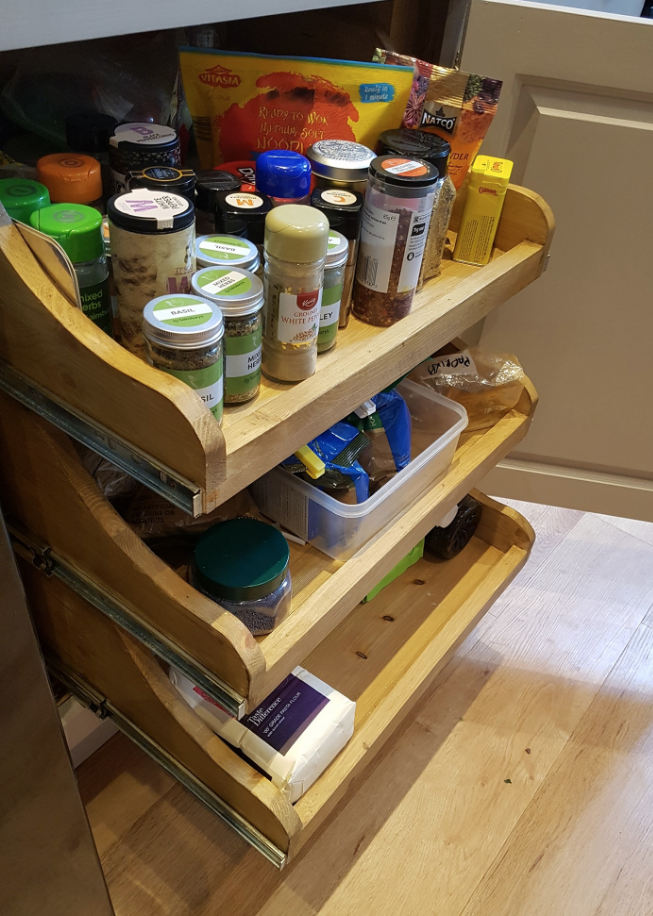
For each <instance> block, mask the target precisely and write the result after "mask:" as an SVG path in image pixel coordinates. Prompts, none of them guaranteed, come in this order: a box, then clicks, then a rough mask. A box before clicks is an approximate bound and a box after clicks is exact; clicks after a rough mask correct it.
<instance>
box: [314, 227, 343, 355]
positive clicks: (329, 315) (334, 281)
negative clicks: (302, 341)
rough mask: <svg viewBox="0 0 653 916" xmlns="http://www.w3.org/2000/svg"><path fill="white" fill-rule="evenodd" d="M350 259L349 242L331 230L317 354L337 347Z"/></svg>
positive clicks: (325, 266)
mask: <svg viewBox="0 0 653 916" xmlns="http://www.w3.org/2000/svg"><path fill="white" fill-rule="evenodd" d="M348 257H349V242H348V241H347V239H346V238H345V237H344V235H341V234H340V233H339V232H334V231H333V230H331V232H329V241H328V247H327V257H326V263H325V265H324V289H323V290H322V305H321V307H320V330H319V332H318V335H317V352H318V353H325V352H326V351H327V350H330V349H331V348H332V347H334V346H335V343H336V337H337V335H338V321H339V319H340V303H341V301H342V291H343V289H344V285H345V268H346V267H347V259H348Z"/></svg>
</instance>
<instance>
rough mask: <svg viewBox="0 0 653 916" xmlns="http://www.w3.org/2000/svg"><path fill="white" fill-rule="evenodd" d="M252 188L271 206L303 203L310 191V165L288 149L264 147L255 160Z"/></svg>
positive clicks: (306, 201)
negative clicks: (259, 192) (254, 177)
mask: <svg viewBox="0 0 653 916" xmlns="http://www.w3.org/2000/svg"><path fill="white" fill-rule="evenodd" d="M256 187H257V189H258V190H259V191H261V192H262V193H263V194H267V195H268V197H269V198H270V200H271V201H272V205H273V206H274V207H279V206H281V205H283V204H306V203H308V197H309V194H310V193H311V164H310V162H309V161H308V159H307V158H306V156H302V154H301V153H295V152H293V151H292V150H283V149H273V150H268V151H267V152H266V153H262V154H261V155H260V156H259V157H258V159H257V160H256Z"/></svg>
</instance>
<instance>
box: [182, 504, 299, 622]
mask: <svg viewBox="0 0 653 916" xmlns="http://www.w3.org/2000/svg"><path fill="white" fill-rule="evenodd" d="M289 562H290V550H289V549H288V543H287V541H286V539H285V538H284V536H283V535H282V534H281V532H280V531H279V530H278V529H277V528H274V527H273V526H272V525H268V524H266V523H265V522H261V521H258V519H254V518H235V519H229V520H228V521H225V522H218V524H217V525H213V526H212V527H211V528H209V529H208V531H205V532H204V534H203V535H202V536H201V537H200V539H199V541H198V543H197V546H196V547H195V553H194V557H193V563H192V566H191V572H190V578H191V582H192V584H193V585H194V586H195V587H196V588H197V589H198V590H199V591H201V592H202V593H203V594H205V595H206V596H207V597H208V598H211V599H212V600H213V601H215V602H217V603H218V604H219V605H220V606H221V607H223V608H225V610H227V611H230V612H231V613H232V614H234V615H235V616H236V617H238V619H239V620H240V621H241V622H242V623H244V624H245V626H246V627H247V628H248V630H249V631H250V632H251V633H252V634H253V635H254V636H262V635H263V634H265V633H270V632H271V631H272V630H273V629H274V627H275V626H276V624H277V623H278V622H279V621H280V620H282V618H283V617H285V615H286V614H287V613H288V611H289V610H290V602H291V597H292V582H291V577H290V568H289Z"/></svg>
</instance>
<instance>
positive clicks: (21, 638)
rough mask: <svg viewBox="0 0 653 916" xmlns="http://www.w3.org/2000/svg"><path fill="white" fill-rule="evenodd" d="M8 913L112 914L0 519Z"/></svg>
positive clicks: (1, 868)
mask: <svg viewBox="0 0 653 916" xmlns="http://www.w3.org/2000/svg"><path fill="white" fill-rule="evenodd" d="M0 734H1V735H2V737H1V739H0V913H2V914H3V916H113V909H112V907H111V903H110V902H109V896H108V893H107V889H106V885H105V883H104V878H103V876H102V871H101V869H100V864H99V861H98V857H97V853H96V850H95V846H94V845H93V838H92V836H91V831H90V829H89V826H88V821H87V820H86V813H85V811H84V808H83V806H82V803H81V800H80V798H79V795H78V792H77V785H76V782H75V776H74V773H73V770H72V766H71V763H70V758H69V757H68V752H67V748H66V745H65V741H64V737H63V733H62V731H61V725H60V722H59V716H58V713H57V710H56V707H55V703H54V699H53V697H52V693H51V691H50V687H49V685H48V682H47V678H46V674H45V668H44V665H43V660H42V658H41V655H40V652H39V647H38V643H37V641H36V636H35V634H34V630H33V627H32V622H31V619H30V616H29V611H28V608H27V602H26V599H25V594H24V592H23V588H22V584H21V582H20V579H19V576H18V571H17V569H16V564H15V562H14V557H13V554H12V551H11V546H10V543H9V538H8V535H7V530H6V528H5V525H4V521H3V520H2V516H1V515H0Z"/></svg>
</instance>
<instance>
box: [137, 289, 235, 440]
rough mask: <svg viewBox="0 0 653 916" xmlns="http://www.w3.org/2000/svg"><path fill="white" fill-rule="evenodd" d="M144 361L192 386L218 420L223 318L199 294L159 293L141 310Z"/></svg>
mask: <svg viewBox="0 0 653 916" xmlns="http://www.w3.org/2000/svg"><path fill="white" fill-rule="evenodd" d="M143 334H144V337H145V342H146V346H147V354H148V361H149V362H150V363H151V364H152V365H153V366H155V367H156V368H157V369H162V370H163V371H164V372H167V373H168V375H172V376H174V377H175V378H178V379H179V380H180V381H182V382H184V383H185V384H186V385H188V386H189V388H192V389H193V390H194V391H195V392H196V393H197V394H198V395H199V396H200V397H201V399H202V400H203V401H204V403H205V404H206V406H207V407H208V408H209V410H210V411H211V413H212V414H213V416H214V417H215V419H216V420H217V421H218V423H222V411H223V388H224V384H223V350H222V338H223V336H224V321H223V319H222V312H221V311H220V309H219V308H218V307H217V306H216V305H214V303H212V302H210V301H208V300H207V299H202V298H200V297H199V296H191V295H179V296H159V297H158V298H157V299H153V300H152V302H148V304H147V305H146V306H145V310H144V311H143Z"/></svg>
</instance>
